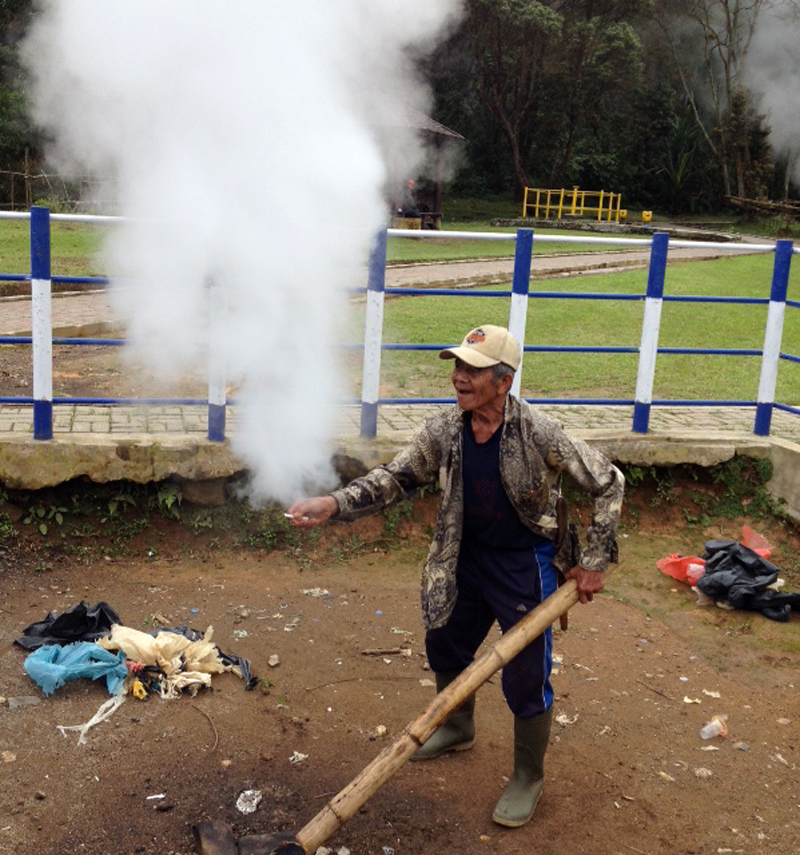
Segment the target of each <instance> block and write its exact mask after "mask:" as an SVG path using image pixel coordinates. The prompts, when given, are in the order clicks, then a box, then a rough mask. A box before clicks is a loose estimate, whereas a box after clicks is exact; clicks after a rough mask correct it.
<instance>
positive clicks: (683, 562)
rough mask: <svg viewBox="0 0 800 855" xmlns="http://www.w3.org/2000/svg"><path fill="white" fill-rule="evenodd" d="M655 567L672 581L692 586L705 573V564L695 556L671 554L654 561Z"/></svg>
mask: <svg viewBox="0 0 800 855" xmlns="http://www.w3.org/2000/svg"><path fill="white" fill-rule="evenodd" d="M656 567H658V569H659V570H660V571H661V572H662V573H664V574H666V575H667V576H671V577H672V578H673V579H677V580H678V581H679V582H685V583H686V584H687V585H691V586H694V585H696V584H697V580H698V579H699V578H700V577H701V576H702V575H703V573H705V571H706V562H705V561H704V560H703V559H702V558H698V557H697V556H696V555H680V554H679V553H672V554H670V555H667V556H666V557H665V558H659V560H658V561H656Z"/></svg>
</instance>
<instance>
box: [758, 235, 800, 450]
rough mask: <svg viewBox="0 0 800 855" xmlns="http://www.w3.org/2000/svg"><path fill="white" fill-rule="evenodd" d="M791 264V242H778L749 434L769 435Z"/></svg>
mask: <svg viewBox="0 0 800 855" xmlns="http://www.w3.org/2000/svg"><path fill="white" fill-rule="evenodd" d="M791 263H792V241H790V240H779V241H778V242H777V243H776V244H775V263H774V265H773V268H772V288H771V290H770V295H769V309H768V310H767V328H766V332H765V334H764V350H763V351H762V355H761V376H760V378H759V381H758V397H757V399H756V422H755V426H754V428H753V433H755V434H757V435H758V436H769V429H770V425H771V423H772V407H773V404H774V403H775V388H776V386H777V384H778V364H779V363H780V358H781V338H782V336H783V316H784V314H785V312H786V294H787V293H788V290H789V269H790V267H791Z"/></svg>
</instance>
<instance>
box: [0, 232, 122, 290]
mask: <svg viewBox="0 0 800 855" xmlns="http://www.w3.org/2000/svg"><path fill="white" fill-rule="evenodd" d="M107 228H108V226H89V225H86V224H83V223H51V225H50V241H51V248H50V266H51V268H52V271H53V275H58V276H100V275H102V273H103V272H104V271H100V270H97V269H96V268H95V265H94V261H93V259H94V258H95V257H96V255H97V252H98V250H99V249H100V245H101V241H102V239H103V234H104V233H105V230H106V229H107ZM30 233H31V227H30V223H29V222H28V221H27V220H0V273H30V272H31V247H30Z"/></svg>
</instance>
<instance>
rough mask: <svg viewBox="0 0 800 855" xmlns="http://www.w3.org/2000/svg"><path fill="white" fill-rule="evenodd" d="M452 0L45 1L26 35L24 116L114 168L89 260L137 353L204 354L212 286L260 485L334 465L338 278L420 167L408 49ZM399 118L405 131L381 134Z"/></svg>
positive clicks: (286, 495)
mask: <svg viewBox="0 0 800 855" xmlns="http://www.w3.org/2000/svg"><path fill="white" fill-rule="evenodd" d="M457 5H458V2H457V0H404V2H403V3H396V2H391V0H335V2H331V0H292V2H290V3H286V2H283V3H277V2H274V1H273V2H270V0H237V2H235V3H231V2H224V0H171V2H169V3H165V2H158V1H157V0H104V2H102V3H97V2H95V0H47V2H44V3H43V4H42V7H41V11H40V12H39V13H38V15H37V18H36V21H35V25H34V28H33V30H32V33H31V35H30V38H29V39H28V42H27V45H26V56H27V61H28V65H29V68H30V69H31V72H32V76H33V80H34V84H33V94H34V101H35V115H36V118H37V120H38V121H39V123H40V124H41V125H42V126H43V127H45V128H46V129H47V130H48V131H49V133H50V134H51V135H52V137H53V145H52V152H51V160H53V161H54V163H55V165H56V166H57V167H59V168H61V169H63V170H65V171H67V172H70V173H73V174H74V173H75V172H78V173H80V172H81V171H82V170H83V171H88V172H90V173H92V174H94V175H101V176H103V177H107V178H110V179H111V180H112V185H113V188H114V192H113V197H114V206H115V211H116V212H117V213H119V214H121V215H123V216H125V217H128V218H131V221H130V222H129V223H127V224H126V225H125V226H124V227H121V228H120V229H119V230H117V231H115V232H113V234H112V235H110V237H109V240H108V242H107V245H106V247H105V250H104V265H105V267H106V269H107V270H108V271H109V272H112V273H114V274H115V275H117V276H124V277H128V278H129V280H130V282H132V283H133V284H132V285H131V286H130V287H125V288H121V287H120V288H117V289H116V290H115V294H116V300H117V302H118V307H119V309H120V311H121V312H122V313H123V317H124V318H125V320H126V322H127V334H128V336H129V338H130V339H131V341H132V342H133V347H134V350H135V353H136V355H137V357H138V358H140V359H145V360H146V361H147V362H149V364H151V365H153V366H156V367H157V368H158V369H159V371H161V372H169V371H172V372H179V371H182V370H185V369H187V368H191V367H196V366H197V365H198V361H199V363H200V364H201V363H202V360H203V359H204V358H205V357H204V356H203V354H204V352H205V347H206V341H207V335H206V333H207V326H208V305H207V287H206V286H207V283H208V282H209V281H210V280H212V279H213V280H215V281H218V282H221V283H223V284H224V286H225V289H226V296H227V302H228V309H229V311H228V314H227V317H226V321H225V325H224V332H223V335H222V338H221V344H222V349H223V350H224V354H225V357H226V361H227V377H228V382H229V383H231V384H235V385H236V386H237V387H238V388H237V392H236V397H237V399H238V400H240V401H241V402H242V407H241V411H240V424H239V428H238V430H237V432H236V434H235V436H234V440H233V441H234V443H235V448H236V450H237V452H238V453H239V454H240V456H242V457H243V459H244V460H245V461H246V462H247V463H248V464H249V466H250V468H251V469H252V471H253V473H254V492H255V494H256V496H257V497H259V498H274V499H278V500H282V501H289V500H291V499H293V498H294V497H296V496H297V495H298V494H300V493H301V492H302V491H304V490H305V489H308V488H309V487H311V486H323V485H324V482H325V481H326V480H328V481H329V480H330V477H331V472H330V469H329V463H328V461H329V456H330V450H331V449H330V443H331V433H332V424H331V415H332V405H333V401H334V399H336V398H337V397H339V396H340V394H341V392H342V389H343V386H344V383H343V380H342V377H341V376H340V371H339V369H338V367H337V365H338V360H337V358H336V356H335V352H334V349H333V345H334V342H335V341H336V340H337V339H340V338H341V332H340V330H341V325H342V323H343V321H342V318H343V308H344V299H343V289H344V288H347V287H353V286H359V285H362V286H363V284H364V283H365V266H364V265H365V258H366V252H367V249H368V247H369V245H370V242H371V240H372V239H373V236H374V235H375V233H376V231H377V230H378V229H379V228H380V227H381V226H382V225H384V224H385V222H386V215H387V210H386V205H385V203H384V199H383V194H384V191H385V189H386V182H387V180H388V176H392V180H395V179H394V176H398V175H399V176H404V177H406V176H412V175H418V174H419V171H418V167H419V164H421V163H422V162H423V160H424V152H423V151H422V147H421V144H420V142H419V140H418V138H417V135H416V134H415V133H413V132H411V131H408V130H407V129H406V130H405V131H402V130H400V129H396V128H395V129H392V130H391V131H390V132H388V133H389V135H390V136H391V138H392V140H393V145H392V146H391V147H390V148H391V151H392V152H393V153H394V154H395V155H396V154H397V152H398V151H402V156H403V160H402V161H401V162H397V161H395V162H392V163H387V162H386V158H385V157H384V156H383V155H382V152H385V151H386V150H387V147H386V146H385V145H382V144H381V142H380V137H381V135H382V134H383V137H384V140H385V139H386V135H387V129H386V128H385V127H384V128H383V131H381V128H380V126H381V125H386V124H391V121H390V120H388V119H386V118H385V108H386V105H387V104H390V103H391V102H393V101H395V100H402V101H404V102H406V103H409V104H411V105H413V106H414V107H416V108H417V109H420V110H422V111H424V110H425V109H426V106H427V105H426V99H425V94H424V91H423V90H422V88H421V87H420V86H419V84H418V82H417V80H416V79H415V76H414V73H413V64H412V61H411V60H410V58H409V57H410V56H411V50H412V48H413V50H414V51H419V50H420V49H430V48H432V47H433V46H434V44H435V40H436V38H437V37H438V36H440V35H442V34H443V33H442V31H443V28H444V27H446V26H447V25H448V24H449V22H451V21H452V20H453V15H454V13H455V12H456V11H457ZM400 133H404V134H405V136H404V138H403V140H402V145H400V146H398V145H397V142H398V139H399V137H398V135H399V134H400Z"/></svg>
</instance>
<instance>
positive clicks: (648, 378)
mask: <svg viewBox="0 0 800 855" xmlns="http://www.w3.org/2000/svg"><path fill="white" fill-rule="evenodd" d="M668 250H669V235H668V234H666V233H663V232H659V233H658V234H654V235H653V243H652V244H651V246H650V268H649V271H648V274H647V293H646V295H645V300H644V317H643V318H642V340H641V344H640V346H639V367H638V370H637V372H636V392H635V394H634V396H633V431H634V432H635V433H647V428H648V425H649V423H650V404H651V402H652V400H653V380H654V378H655V374H656V355H657V354H658V329H659V326H660V324H661V303H662V300H663V297H664V276H665V274H666V270H667V251H668Z"/></svg>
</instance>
